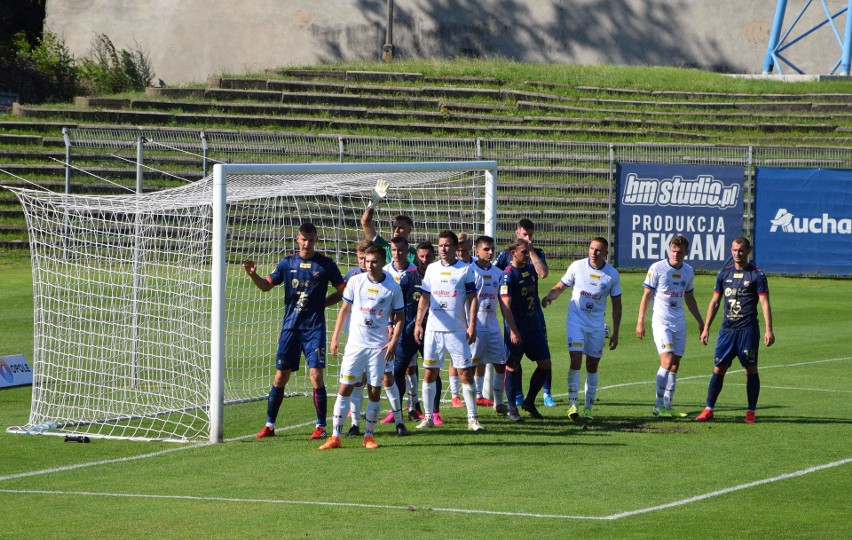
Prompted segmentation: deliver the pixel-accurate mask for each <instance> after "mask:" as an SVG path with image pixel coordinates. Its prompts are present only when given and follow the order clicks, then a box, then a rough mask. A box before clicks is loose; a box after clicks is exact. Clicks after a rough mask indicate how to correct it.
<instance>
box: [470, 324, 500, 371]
mask: <svg viewBox="0 0 852 540" xmlns="http://www.w3.org/2000/svg"><path fill="white" fill-rule="evenodd" d="M470 354H471V363H472V364H473V365H474V366H477V365H479V364H505V363H506V344H505V343H503V333H502V332H500V331H499V330H497V331H496V332H495V331H491V332H489V331H487V330H483V331H478V330H477V332H476V341H474V342H473V345H471V347H470Z"/></svg>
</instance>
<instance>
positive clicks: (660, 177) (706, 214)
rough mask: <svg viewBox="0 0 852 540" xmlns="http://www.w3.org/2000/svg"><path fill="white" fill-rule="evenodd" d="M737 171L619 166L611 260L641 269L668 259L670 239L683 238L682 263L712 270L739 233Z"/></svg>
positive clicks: (739, 184)
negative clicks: (686, 249) (686, 243)
mask: <svg viewBox="0 0 852 540" xmlns="http://www.w3.org/2000/svg"><path fill="white" fill-rule="evenodd" d="M743 172H744V170H743V168H742V167H735V166H719V165H707V166H705V165H660V164H646V163H619V165H618V171H617V174H618V199H617V201H618V202H617V220H616V223H617V225H616V235H615V248H616V249H615V261H616V265H617V266H618V267H621V268H647V267H648V266H650V265H651V264H652V263H655V262H657V261H659V260H660V259H665V258H667V257H668V244H669V240H670V239H671V237H672V236H674V235H675V234H682V235H684V236H685V237H686V238H687V239H689V244H690V245H689V256H688V257H687V258H686V260H687V261H688V262H689V264H690V265H692V267H693V268H696V269H707V270H718V269H719V268H720V267H722V265H723V264H724V262H725V261H726V260H728V258H729V257H730V245H731V240H733V239H734V238H736V237H737V236H740V235H741V234H742V231H743Z"/></svg>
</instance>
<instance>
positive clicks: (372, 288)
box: [367, 287, 379, 294]
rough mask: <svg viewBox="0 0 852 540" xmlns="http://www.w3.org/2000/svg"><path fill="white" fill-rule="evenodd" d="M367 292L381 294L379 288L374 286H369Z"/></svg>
mask: <svg viewBox="0 0 852 540" xmlns="http://www.w3.org/2000/svg"><path fill="white" fill-rule="evenodd" d="M367 292H368V293H370V294H379V289H376V288H374V287H368V288H367Z"/></svg>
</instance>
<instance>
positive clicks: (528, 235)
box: [494, 218, 556, 407]
mask: <svg viewBox="0 0 852 540" xmlns="http://www.w3.org/2000/svg"><path fill="white" fill-rule="evenodd" d="M534 234H535V224H534V223H533V222H532V220H529V219H527V218H524V219H521V220H519V221H518V226H517V227H516V228H515V237H516V238H521V239H522V240H526V241H527V242H529V243H530V250H529V253H530V254H529V259H528V260H527V262H528V263H530V264H531V265H532V266H533V268H535V273H536V274H537V275H538V278H539V279H545V278H546V277H547V276H548V275H549V274H550V267H549V266H548V265H547V258H546V257H545V256H544V251H542V250H541V249H540V248H537V247H535V246H534V245H533V235H534ZM511 262H512V254H511V253H510V252H509V250H508V249H504V250H503V251H501V252H500V254H499V255H498V256H497V262H495V263H494V266H496V267H497V268H499V269H501V270H505V269H506V268H507V267H508V266H509V264H511ZM541 324H542V326H543V328H544V330H545V334H546V333H547V325H546V323H545V320H544V317H543V316H542V319H541ZM516 369H517V370H518V376H520V375H521V373H522V370H521V366H518V367H517V368H516ZM552 379H553V370H551V371H550V372H549V373H548V374H547V376H546V377H545V379H544V386H543V388H544V404H545V405H547V406H548V407H556V401H555V400H554V399H553V395H552V393H551V388H550V387H551V383H552ZM516 390H517V391H518V392H519V396H517V397H519V398H520V399H521V400H522V399H523V397H524V396H523V390H522V388H521V387H520V386H518V387H517V388H516ZM516 403H517V400H516ZM518 405H520V403H518Z"/></svg>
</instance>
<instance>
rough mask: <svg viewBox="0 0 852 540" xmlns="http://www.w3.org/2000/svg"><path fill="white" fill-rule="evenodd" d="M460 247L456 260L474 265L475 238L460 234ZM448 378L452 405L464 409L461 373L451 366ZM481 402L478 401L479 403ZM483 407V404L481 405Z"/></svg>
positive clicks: (476, 367) (478, 390)
mask: <svg viewBox="0 0 852 540" xmlns="http://www.w3.org/2000/svg"><path fill="white" fill-rule="evenodd" d="M458 238H459V245H458V246H456V258H458V260H460V261H461V262H463V263H465V264H471V263H473V260H474V259H473V257H472V252H473V238H471V237H470V236H468V234H467V233H463V232H462V233H459V234H458ZM474 369H476V370H477V372H478V371H479V370H478V366H474ZM447 373H448V378H449V379H450V405H452V406H453V407H464V402H463V401H462V399H461V396H460V394H459V389H460V384H459V373H458V371H457V370H456V368H455V367H453V366H452V364H451V365H450V367H449V369H448V370H447ZM480 395H482V394H481V393H480V389H479V387H477V397H478V396H480ZM478 402H479V400H478V399H477V403H478ZM479 404H480V405H481V403H479Z"/></svg>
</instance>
